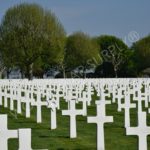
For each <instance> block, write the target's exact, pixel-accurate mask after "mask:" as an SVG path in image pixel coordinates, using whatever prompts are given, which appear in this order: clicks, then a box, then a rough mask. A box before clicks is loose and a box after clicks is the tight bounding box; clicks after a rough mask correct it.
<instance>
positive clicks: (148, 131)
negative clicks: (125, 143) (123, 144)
mask: <svg viewBox="0 0 150 150" xmlns="http://www.w3.org/2000/svg"><path fill="white" fill-rule="evenodd" d="M126 134H127V135H137V136H138V139H139V140H138V142H139V150H147V136H148V135H150V127H148V126H147V123H146V112H138V126H137V127H127V128H126Z"/></svg>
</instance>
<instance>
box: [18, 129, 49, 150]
mask: <svg viewBox="0 0 150 150" xmlns="http://www.w3.org/2000/svg"><path fill="white" fill-rule="evenodd" d="M18 131H19V149H18V150H33V149H32V148H31V129H19V130H18ZM41 150H42V149H41ZM43 150H44V149H43ZM45 150H47V149H45Z"/></svg>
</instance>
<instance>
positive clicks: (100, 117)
mask: <svg viewBox="0 0 150 150" xmlns="http://www.w3.org/2000/svg"><path fill="white" fill-rule="evenodd" d="M95 103H96V108H97V116H95V117H88V118H87V122H88V123H96V124H97V150H104V149H105V142H104V124H105V123H107V122H113V117H112V116H106V101H104V100H101V101H96V102H95Z"/></svg>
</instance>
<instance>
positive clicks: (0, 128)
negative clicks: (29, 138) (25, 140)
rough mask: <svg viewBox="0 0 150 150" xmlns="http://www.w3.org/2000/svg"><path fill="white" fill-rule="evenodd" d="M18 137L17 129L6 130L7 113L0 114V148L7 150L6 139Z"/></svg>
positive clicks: (0, 149)
mask: <svg viewBox="0 0 150 150" xmlns="http://www.w3.org/2000/svg"><path fill="white" fill-rule="evenodd" d="M11 138H18V132H17V130H8V128H7V115H0V150H8V139H11Z"/></svg>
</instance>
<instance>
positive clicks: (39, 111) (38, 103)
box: [31, 89, 47, 123]
mask: <svg viewBox="0 0 150 150" xmlns="http://www.w3.org/2000/svg"><path fill="white" fill-rule="evenodd" d="M37 90H38V91H37V99H36V100H33V101H31V105H32V106H36V107H37V123H41V122H42V106H47V101H41V93H40V91H39V89H37Z"/></svg>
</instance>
